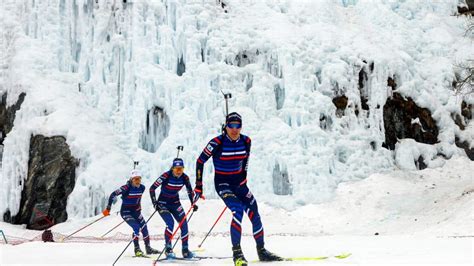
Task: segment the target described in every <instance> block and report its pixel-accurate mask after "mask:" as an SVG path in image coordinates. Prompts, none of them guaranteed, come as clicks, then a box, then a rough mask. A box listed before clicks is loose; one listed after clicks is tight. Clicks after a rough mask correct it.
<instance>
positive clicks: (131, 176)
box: [130, 169, 142, 179]
mask: <svg viewBox="0 0 474 266" xmlns="http://www.w3.org/2000/svg"><path fill="white" fill-rule="evenodd" d="M136 176H139V177H142V173H140V171H139V170H137V169H133V170H132V171H130V179H132V178H134V177H136Z"/></svg>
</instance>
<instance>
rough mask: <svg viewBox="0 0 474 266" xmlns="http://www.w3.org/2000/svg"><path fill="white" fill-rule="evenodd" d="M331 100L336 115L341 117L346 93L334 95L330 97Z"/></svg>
mask: <svg viewBox="0 0 474 266" xmlns="http://www.w3.org/2000/svg"><path fill="white" fill-rule="evenodd" d="M332 102H333V103H334V105H335V106H336V108H337V109H336V115H337V116H338V117H341V116H343V115H344V110H346V107H347V102H348V99H347V97H346V95H341V96H336V97H335V98H333V99H332Z"/></svg>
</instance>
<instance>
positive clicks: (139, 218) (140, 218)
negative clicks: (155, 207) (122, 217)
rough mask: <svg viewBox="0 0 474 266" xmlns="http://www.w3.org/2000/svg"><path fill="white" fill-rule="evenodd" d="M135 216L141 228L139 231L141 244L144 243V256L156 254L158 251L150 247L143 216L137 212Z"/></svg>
mask: <svg viewBox="0 0 474 266" xmlns="http://www.w3.org/2000/svg"><path fill="white" fill-rule="evenodd" d="M136 216H137V217H136V219H137V221H138V222H139V224H140V228H141V231H142V236H143V242H145V251H146V254H148V255H150V254H157V253H158V250H156V249H154V248H152V247H151V246H150V234H149V233H148V228H147V224H146V221H145V219H144V218H143V215H142V214H141V213H140V212H138V213H137V214H136Z"/></svg>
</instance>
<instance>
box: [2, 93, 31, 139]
mask: <svg viewBox="0 0 474 266" xmlns="http://www.w3.org/2000/svg"><path fill="white" fill-rule="evenodd" d="M25 96H26V94H25V93H21V94H20V96H19V97H18V100H17V101H16V103H15V104H14V105H12V106H10V107H7V94H6V93H5V94H3V95H2V100H1V102H0V145H2V144H3V140H4V139H5V137H6V135H7V134H8V133H9V132H10V131H11V130H12V128H13V121H15V115H16V111H18V110H20V107H21V104H22V103H23V101H24V100H25Z"/></svg>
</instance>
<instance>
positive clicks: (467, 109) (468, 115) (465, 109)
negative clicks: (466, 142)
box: [461, 101, 474, 120]
mask: <svg viewBox="0 0 474 266" xmlns="http://www.w3.org/2000/svg"><path fill="white" fill-rule="evenodd" d="M473 107H474V106H472V104H467V103H466V102H465V101H462V103H461V115H462V116H464V118H465V119H467V120H471V119H472V112H473V109H474V108H473Z"/></svg>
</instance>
